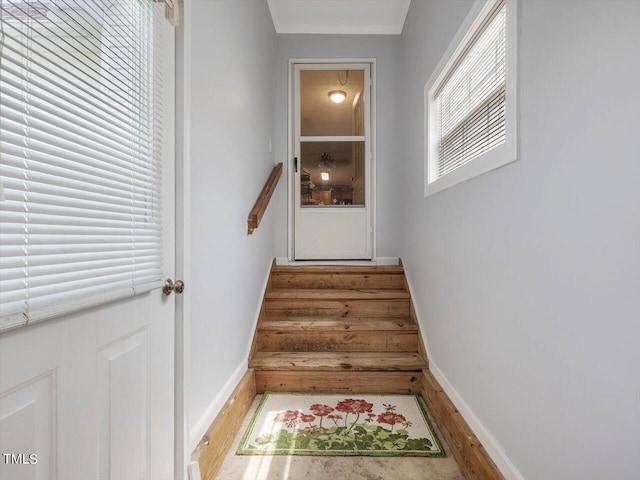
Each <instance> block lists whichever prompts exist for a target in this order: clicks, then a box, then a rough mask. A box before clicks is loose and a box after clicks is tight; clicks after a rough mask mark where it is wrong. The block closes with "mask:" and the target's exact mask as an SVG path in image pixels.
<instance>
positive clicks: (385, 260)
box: [276, 257, 400, 267]
mask: <svg viewBox="0 0 640 480" xmlns="http://www.w3.org/2000/svg"><path fill="white" fill-rule="evenodd" d="M276 265H278V266H288V265H299V266H305V265H309V266H315V265H319V266H321V265H343V266H382V265H384V266H394V267H395V266H398V265H400V261H399V259H398V257H376V258H374V259H373V260H297V261H296V260H289V259H288V258H286V257H276Z"/></svg>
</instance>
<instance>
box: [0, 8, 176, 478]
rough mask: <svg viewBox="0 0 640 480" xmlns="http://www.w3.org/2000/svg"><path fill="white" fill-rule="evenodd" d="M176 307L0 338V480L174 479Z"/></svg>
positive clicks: (166, 140)
mask: <svg viewBox="0 0 640 480" xmlns="http://www.w3.org/2000/svg"><path fill="white" fill-rule="evenodd" d="M157 8H161V7H160V6H158V7H157ZM160 28H163V29H164V32H163V35H165V36H166V37H165V40H166V42H165V45H166V46H165V48H164V50H163V68H164V70H165V72H167V73H166V74H165V75H164V83H163V85H162V90H163V99H164V101H163V106H164V112H163V122H164V127H163V129H164V131H165V132H166V134H165V135H164V136H163V138H162V140H160V141H161V142H162V151H163V152H164V153H163V161H162V163H163V169H162V192H163V196H162V218H163V220H162V221H163V234H162V237H163V238H162V240H163V249H162V250H163V257H164V258H163V269H164V272H165V274H166V275H167V276H172V275H173V272H174V268H175V251H174V250H175V240H174V232H175V228H174V222H175V219H174V209H175V207H174V205H175V193H174V139H173V132H174V124H173V122H174V120H173V118H174V115H173V108H174V74H173V72H174V41H173V35H174V32H173V28H172V27H171V26H170V25H169V24H168V23H167V24H166V25H163V26H161V27H160ZM1 206H2V205H1V202H0V208H1ZM174 298H175V295H171V296H168V297H166V296H164V295H163V294H162V292H161V290H160V289H159V288H156V289H154V290H151V291H150V292H148V293H144V294H140V295H137V296H134V297H129V298H127V299H124V300H118V301H113V302H111V303H108V304H105V305H102V306H97V307H93V308H90V309H86V310H82V311H79V312H76V313H72V314H66V315H63V316H58V317H57V318H53V319H49V320H46V321H41V322H39V323H35V324H33V325H28V326H26V327H20V328H16V329H14V330H9V331H6V332H3V333H0V453H2V454H3V455H2V457H0V478H2V479H12V480H18V479H40V480H54V479H61V480H63V479H98V478H99V479H113V480H126V479H153V480H156V479H158V480H160V479H171V478H173V476H174V469H173V465H174V444H173V442H174V317H175V312H174V308H175V300H174Z"/></svg>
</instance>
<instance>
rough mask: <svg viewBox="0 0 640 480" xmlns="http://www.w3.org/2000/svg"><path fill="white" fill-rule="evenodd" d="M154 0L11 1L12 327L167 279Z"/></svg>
mask: <svg viewBox="0 0 640 480" xmlns="http://www.w3.org/2000/svg"><path fill="white" fill-rule="evenodd" d="M158 9H160V13H162V12H163V8H162V7H160V5H155V6H154V3H153V2H151V1H149V0H115V1H110V2H96V1H93V0H47V1H45V0H38V1H36V0H28V1H26V0H22V1H20V0H0V183H2V185H3V192H4V195H3V197H4V198H1V199H0V330H1V329H7V328H12V327H15V326H19V325H23V324H26V323H29V322H32V321H35V320H40V319H44V318H47V317H50V316H53V315H57V314H60V313H64V312H70V311H74V310H78V309H81V308H85V307H89V306H92V305H96V304H99V303H103V302H106V301H109V300H113V299H116V298H122V297H125V296H130V295H134V294H136V293H140V292H145V291H148V290H150V289H152V288H154V287H156V286H159V285H160V284H161V278H162V265H161V259H162V241H161V240H162V239H161V229H162V225H161V213H162V212H161V203H160V200H161V199H160V192H161V175H162V172H161V161H160V159H161V154H162V152H161V141H160V139H161V137H162V98H161V97H160V95H159V92H160V88H159V86H160V85H161V82H162V79H161V78H160V72H161V68H160V66H161V58H160V55H159V53H160V52H159V51H160V50H161V49H160V48H159V45H160V44H161V41H162V39H161V38H160V37H159V32H160V31H161V30H160V29H159V28H157V26H158V23H159V22H160V21H163V20H162V15H161V14H160V15H159V14H158Z"/></svg>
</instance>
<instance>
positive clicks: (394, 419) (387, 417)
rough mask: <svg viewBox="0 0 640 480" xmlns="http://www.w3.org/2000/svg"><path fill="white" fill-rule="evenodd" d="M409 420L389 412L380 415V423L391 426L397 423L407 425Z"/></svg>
mask: <svg viewBox="0 0 640 480" xmlns="http://www.w3.org/2000/svg"><path fill="white" fill-rule="evenodd" d="M406 422H407V419H406V418H405V417H404V415H400V414H399V413H393V412H391V411H387V412H384V413H381V414H380V415H378V423H386V424H389V425H391V426H393V425H395V424H396V423H406Z"/></svg>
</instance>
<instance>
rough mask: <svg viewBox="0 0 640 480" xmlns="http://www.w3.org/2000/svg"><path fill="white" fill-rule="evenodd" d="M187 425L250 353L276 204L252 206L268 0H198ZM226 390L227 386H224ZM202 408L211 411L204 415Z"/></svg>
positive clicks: (269, 161)
mask: <svg viewBox="0 0 640 480" xmlns="http://www.w3.org/2000/svg"><path fill="white" fill-rule="evenodd" d="M189 6H190V8H191V13H190V18H191V22H192V24H191V28H190V29H189V31H188V34H190V41H191V46H192V59H191V72H190V75H191V80H190V88H191V96H192V104H191V105H187V106H186V109H187V112H190V114H189V118H188V120H189V121H190V124H191V138H190V142H191V191H190V192H186V194H187V195H189V196H190V202H191V227H192V231H191V244H190V255H191V262H190V264H189V268H190V275H189V279H188V291H187V293H188V294H189V297H188V302H189V311H190V327H189V328H190V335H189V342H190V350H189V351H188V352H187V355H188V356H189V358H188V362H189V372H188V385H189V387H188V388H189V391H188V392H187V399H186V403H187V408H188V419H189V429H190V430H193V427H194V426H195V425H196V424H197V423H198V422H199V421H200V422H201V423H202V422H206V423H207V425H208V422H210V421H211V420H212V419H213V418H207V415H209V416H210V415H211V414H213V415H215V414H217V411H216V410H215V409H212V408H209V407H210V406H211V405H212V402H213V403H216V402H218V403H219V402H220V401H221V402H224V401H225V400H226V395H228V393H229V392H226V393H225V394H224V398H219V397H220V394H221V390H222V388H223V386H224V385H225V384H226V383H227V381H228V380H230V377H231V376H232V374H233V373H234V372H235V371H236V370H237V368H238V367H239V366H240V365H241V364H242V363H243V362H244V361H246V358H247V353H248V348H249V343H250V341H251V338H252V335H253V327H254V322H255V320H256V318H257V311H258V308H259V306H260V302H261V299H262V294H263V288H264V284H265V280H266V275H267V273H268V270H269V267H270V265H269V263H270V261H271V259H272V258H273V257H274V256H275V249H274V244H273V242H274V237H275V234H274V228H275V222H274V219H273V218H272V217H273V210H271V211H269V212H267V214H266V216H265V218H264V219H263V224H262V225H261V226H260V228H259V229H258V230H256V231H255V233H254V234H253V235H251V236H247V231H246V230H247V215H248V213H249V211H250V210H251V207H252V206H253V203H254V202H255V200H256V197H257V195H258V194H259V192H260V191H261V189H262V186H263V184H264V181H265V179H266V178H267V177H268V175H269V172H270V171H271V168H272V167H273V158H271V157H270V155H269V153H268V142H269V139H270V138H271V135H272V125H273V92H274V83H273V59H274V57H275V37H276V34H275V30H274V28H273V23H272V21H271V15H270V13H269V9H268V7H267V3H266V2H253V1H251V2H248V1H241V2H240V1H224V2H221V1H209V0H192V1H191V2H189V3H188V5H187V8H189ZM223 393H224V392H223ZM207 409H209V410H207ZM203 415H204V417H203Z"/></svg>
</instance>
